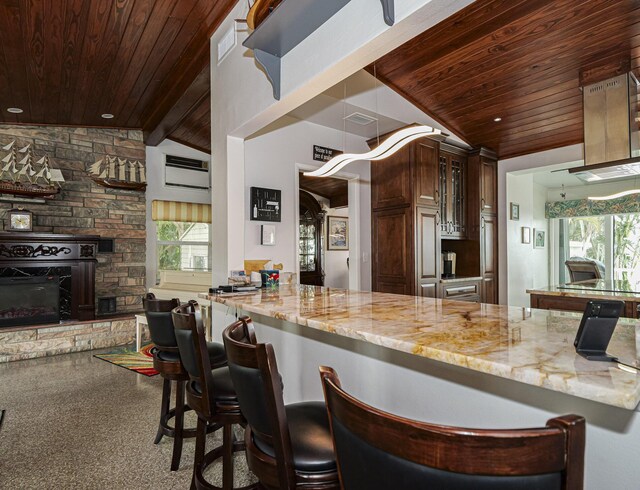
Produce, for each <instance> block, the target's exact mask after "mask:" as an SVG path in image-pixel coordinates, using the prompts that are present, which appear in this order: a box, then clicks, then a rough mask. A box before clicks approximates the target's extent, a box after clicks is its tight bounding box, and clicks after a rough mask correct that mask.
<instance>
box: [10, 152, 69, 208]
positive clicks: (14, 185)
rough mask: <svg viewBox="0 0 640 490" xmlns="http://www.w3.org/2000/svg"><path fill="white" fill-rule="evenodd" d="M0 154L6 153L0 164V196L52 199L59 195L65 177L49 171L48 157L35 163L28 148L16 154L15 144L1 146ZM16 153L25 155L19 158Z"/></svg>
mask: <svg viewBox="0 0 640 490" xmlns="http://www.w3.org/2000/svg"><path fill="white" fill-rule="evenodd" d="M2 150H3V151H8V152H9V153H7V155H5V157H4V158H2V159H1V160H0V193H3V194H14V195H16V196H29V197H53V196H54V195H56V194H58V193H59V192H60V185H61V183H62V182H64V177H63V176H62V172H61V171H60V170H58V169H54V168H51V162H50V160H49V157H48V156H46V155H45V156H43V157H42V158H40V159H39V160H38V161H37V162H34V155H33V149H32V148H31V144H28V145H27V146H25V147H23V148H20V149H19V150H18V149H17V146H16V142H15V141H12V142H11V143H9V144H8V145H5V146H3V147H2ZM19 153H22V154H24V157H21V156H19V155H18V154H19ZM19 158H20V161H18V159H19Z"/></svg>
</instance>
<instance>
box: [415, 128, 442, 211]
mask: <svg viewBox="0 0 640 490" xmlns="http://www.w3.org/2000/svg"><path fill="white" fill-rule="evenodd" d="M439 145H440V143H439V142H438V141H434V140H430V139H426V138H424V139H421V140H418V143H417V144H416V145H415V155H414V156H415V165H414V173H415V186H416V205H418V206H428V207H434V208H437V207H438V206H439V205H440V198H441V195H440V188H439V181H438V152H439Z"/></svg>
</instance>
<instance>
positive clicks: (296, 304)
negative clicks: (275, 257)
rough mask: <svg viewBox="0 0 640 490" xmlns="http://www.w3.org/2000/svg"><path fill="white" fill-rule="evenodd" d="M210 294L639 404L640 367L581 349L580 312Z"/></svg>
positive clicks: (336, 330) (375, 296) (291, 290)
mask: <svg viewBox="0 0 640 490" xmlns="http://www.w3.org/2000/svg"><path fill="white" fill-rule="evenodd" d="M202 297H203V298H207V299H208V298H209V295H208V294H202ZM210 299H211V300H212V301H215V302H217V303H221V304H223V305H227V306H233V307H237V308H239V309H241V310H244V311H246V312H248V313H250V314H251V313H255V314H260V315H265V316H269V317H273V318H276V319H279V320H286V321H289V322H292V323H296V324H299V325H303V326H307V327H310V328H315V329H318V330H323V331H326V332H330V333H333V334H336V335H342V336H345V337H350V338H354V339H359V340H362V341H364V342H370V343H373V344H376V345H381V346H384V347H387V348H390V349H395V350H399V351H403V352H406V353H409V354H413V355H416V356H422V357H425V358H429V359H433V360H437V361H441V362H444V363H448V364H453V365H456V366H460V367H464V368H467V369H472V370H474V371H479V372H483V373H487V374H492V375H495V376H500V377H503V378H508V379H512V380H515V381H519V382H522V383H526V384H529V385H533V386H539V387H543V388H547V389H550V390H554V391H558V392H562V393H566V394H569V395H573V396H578V397H582V398H588V399H590V400H594V401H598V402H601V403H604V404H608V405H613V406H616V407H622V408H626V409H630V410H633V409H634V408H635V407H636V406H637V405H638V402H639V401H640V374H636V373H634V372H628V371H625V370H623V369H620V367H618V365H617V364H612V363H601V362H592V361H587V360H586V359H583V358H582V357H580V356H578V355H577V354H576V353H575V350H574V348H573V339H574V337H575V334H576V331H577V329H578V324H579V322H580V318H581V314H578V313H565V312H555V311H547V310H534V309H530V308H517V307H506V306H498V305H487V304H478V303H467V302H461V301H449V300H439V299H430V298H420V297H416V296H403V295H396V294H386V293H371V292H358V291H347V290H344V289H332V288H320V287H315V286H287V287H280V289H279V290H276V291H274V292H270V291H267V290H263V291H262V292H261V294H254V295H250V296H242V297H224V298H223V297H216V296H212V297H211V298H210ZM637 327H638V322H637V321H633V320H630V319H621V320H620V321H619V323H618V326H617V328H616V331H615V333H614V336H613V338H612V340H611V343H610V345H609V349H608V350H609V352H610V353H611V354H612V355H615V356H617V357H618V358H620V359H621V360H623V361H624V362H628V363H634V362H637V360H638V350H637V348H636V342H639V341H640V329H638V328H637ZM637 339H638V340H637ZM630 371H632V370H630Z"/></svg>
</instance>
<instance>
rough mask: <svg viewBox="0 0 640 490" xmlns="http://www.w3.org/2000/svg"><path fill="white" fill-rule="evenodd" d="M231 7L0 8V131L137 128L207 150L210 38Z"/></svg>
mask: <svg viewBox="0 0 640 490" xmlns="http://www.w3.org/2000/svg"><path fill="white" fill-rule="evenodd" d="M236 1H237V0H216V1H212V0H177V1H176V0H91V1H88V0H2V1H0V45H1V46H0V48H1V49H0V123H23V124H51V125H72V126H108V127H120V128H140V129H143V130H144V133H145V141H146V142H147V143H148V144H150V145H156V144H158V143H160V142H161V141H162V140H163V139H164V138H165V137H170V138H171V137H172V136H175V138H176V139H177V140H179V141H181V142H183V143H186V144H188V145H190V146H194V147H196V148H200V149H202V150H205V151H209V149H210V137H209V127H210V121H208V120H207V118H208V116H207V114H208V113H209V111H210V109H209V101H210V99H209V90H210V87H209V53H210V47H209V38H210V36H211V34H212V32H213V31H214V30H215V29H216V27H217V26H218V25H219V24H220V22H221V21H222V20H223V19H224V18H225V17H226V15H227V14H228V13H229V11H230V9H231V8H232V7H233V6H234V5H235V3H236ZM8 107H19V108H21V109H23V111H24V112H23V113H22V114H17V115H16V114H10V113H8V112H7V111H6V109H7V108H8ZM103 113H111V114H113V115H114V116H115V117H114V118H113V119H103V118H101V114H103ZM205 122H206V125H205Z"/></svg>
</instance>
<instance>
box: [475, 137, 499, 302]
mask: <svg viewBox="0 0 640 490" xmlns="http://www.w3.org/2000/svg"><path fill="white" fill-rule="evenodd" d="M467 180H468V182H469V183H470V185H469V186H468V189H467V212H468V220H467V238H468V239H469V240H470V241H472V242H474V243H477V244H479V251H480V261H479V269H480V270H479V272H480V276H481V277H482V287H481V290H480V294H481V301H482V302H483V303H496V304H497V303H498V192H497V189H498V174H497V158H496V154H495V153H494V152H492V151H491V150H488V149H486V148H479V149H476V150H473V151H471V152H469V156H468V159H467ZM471 183H473V184H471Z"/></svg>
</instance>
